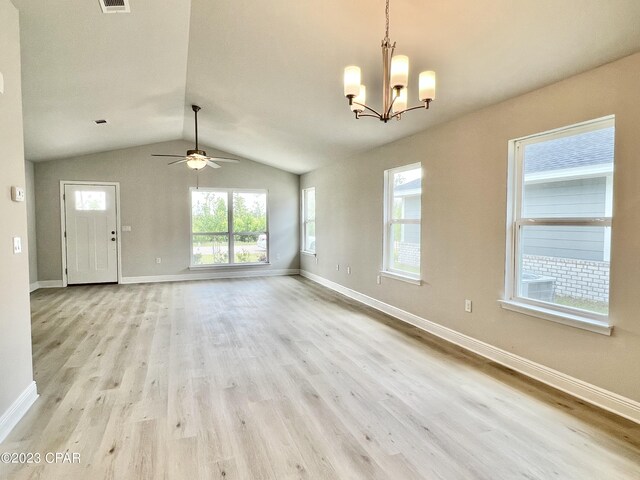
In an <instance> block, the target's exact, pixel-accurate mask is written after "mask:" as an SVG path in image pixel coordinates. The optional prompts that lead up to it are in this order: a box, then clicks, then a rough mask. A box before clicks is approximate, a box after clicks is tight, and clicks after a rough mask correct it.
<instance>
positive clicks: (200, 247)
mask: <svg viewBox="0 0 640 480" xmlns="http://www.w3.org/2000/svg"><path fill="white" fill-rule="evenodd" d="M268 240H269V235H268V232H267V192H266V191H265V190H229V189H205V188H200V189H192V190H191V266H195V267H197V266H206V265H237V264H252V263H267V262H268V261H269V249H268Z"/></svg>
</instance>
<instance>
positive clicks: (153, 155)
mask: <svg viewBox="0 0 640 480" xmlns="http://www.w3.org/2000/svg"><path fill="white" fill-rule="evenodd" d="M151 156H152V157H173V158H184V155H156V154H154V153H152V154H151Z"/></svg>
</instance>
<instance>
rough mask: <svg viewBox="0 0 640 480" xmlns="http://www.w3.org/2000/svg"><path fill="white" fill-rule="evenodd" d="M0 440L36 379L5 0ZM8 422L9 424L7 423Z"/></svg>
mask: <svg viewBox="0 0 640 480" xmlns="http://www.w3.org/2000/svg"><path fill="white" fill-rule="evenodd" d="M0 45H2V47H0V72H2V73H3V74H4V94H1V95H0V222H1V226H0V440H1V439H2V435H3V433H6V430H4V428H6V427H7V424H6V423H5V424H2V422H1V420H5V421H7V420H10V419H7V417H6V416H4V418H3V415H5V414H6V413H7V410H8V409H9V407H11V406H12V405H14V402H15V401H16V400H17V399H18V397H19V396H20V395H21V394H22V393H23V392H24V391H25V390H26V389H27V387H29V386H30V385H31V383H32V381H33V371H32V367H31V318H30V307H29V253H28V251H29V249H28V241H27V206H26V203H25V202H22V203H16V202H13V201H11V186H12V185H17V186H21V187H24V186H25V173H24V166H25V162H24V151H23V140H22V138H23V136H22V99H21V91H20V34H19V29H18V11H17V10H16V9H15V7H14V6H13V5H12V4H11V2H10V1H9V0H0ZM16 236H19V237H21V238H22V242H23V252H22V253H21V254H18V255H14V253H13V249H12V238H13V237H16ZM3 427H4V428H3Z"/></svg>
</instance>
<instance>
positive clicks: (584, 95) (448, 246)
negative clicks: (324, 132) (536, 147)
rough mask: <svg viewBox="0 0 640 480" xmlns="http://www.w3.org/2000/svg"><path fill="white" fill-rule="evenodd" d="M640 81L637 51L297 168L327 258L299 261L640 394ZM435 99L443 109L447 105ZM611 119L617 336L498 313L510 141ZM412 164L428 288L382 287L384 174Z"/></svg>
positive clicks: (453, 325) (573, 372)
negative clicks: (324, 163)
mask: <svg viewBox="0 0 640 480" xmlns="http://www.w3.org/2000/svg"><path fill="white" fill-rule="evenodd" d="M638 79H640V54H635V55H632V56H630V57H627V58H624V59H622V60H619V61H616V62H614V63H611V64H608V65H605V66H603V67H600V68H598V69H595V70H592V71H589V72H586V73H584V74H581V75H578V76H575V77H572V78H569V79H567V80H565V81H562V82H559V83H557V84H554V85H551V86H548V87H545V88H543V89H540V90H537V91H534V92H531V93H529V94H526V95H522V96H520V97H517V98H514V99H511V100H508V101H505V102H503V103H500V104H497V105H494V106H491V107H488V108H485V109H483V110H480V111H478V112H475V113H472V114H469V115H466V116H464V117H462V118H459V119H457V120H455V121H452V122H450V123H447V124H444V125H441V126H438V127H435V128H432V129H429V130H427V131H425V132H422V133H420V134H417V135H415V136H412V137H409V138H406V139H403V140H400V141H397V142H395V143H392V144H389V145H386V146H384V147H382V148H378V149H375V150H372V151H369V152H367V153H363V154H361V155H357V156H355V157H353V158H351V159H349V160H348V161H344V162H340V163H336V164H334V165H331V166H328V167H324V168H321V169H319V170H316V171H313V172H311V173H308V174H305V175H303V177H302V179H301V187H302V188H306V187H316V205H317V207H316V208H317V216H316V218H317V234H316V248H317V254H318V262H319V263H318V264H317V265H316V263H315V260H314V259H313V257H309V256H303V257H302V259H301V267H302V269H303V270H306V271H308V272H311V273H314V274H317V275H320V276H322V277H324V278H326V279H328V280H330V281H333V282H336V283H339V284H341V285H343V286H346V287H348V288H351V289H353V290H356V291H358V292H361V293H363V294H365V295H368V296H370V297H373V298H375V299H378V300H380V301H383V302H385V303H388V304H391V305H393V306H396V307H398V308H401V309H403V310H406V311H409V312H411V313H414V314H416V315H419V316H421V317H423V318H426V319H428V320H431V321H432V322H436V323H438V324H441V325H443V326H446V327H448V328H450V329H453V330H455V331H458V332H461V333H463V334H466V335H468V336H471V337H473V338H475V339H478V340H481V341H483V342H486V343H489V344H491V345H493V346H496V347H498V348H501V349H503V350H506V351H508V352H512V353H515V354H517V355H520V356H522V357H525V358H527V359H530V360H532V361H534V362H538V363H540V364H542V365H546V366H548V367H550V368H553V369H555V370H558V371H560V372H563V373H565V374H567V375H570V376H572V377H575V378H578V379H581V380H583V381H586V382H588V383H591V384H594V385H596V386H599V387H602V388H604V389H607V390H609V391H612V392H615V393H618V394H620V395H623V396H626V397H628V398H630V399H633V400H636V401H640V373H639V370H638V368H637V365H638V364H640V315H639V314H638V305H637V297H638V291H640V255H639V254H638V252H640V194H639V193H638V192H640V189H639V188H638V185H640V162H639V161H638V152H640V135H639V134H638V128H639V126H640V95H638V85H639V82H638ZM433 108H434V110H433V112H434V113H435V112H437V109H446V108H447V106H446V102H444V101H439V103H438V104H437V105H435V104H434V107H433ZM419 114H420V113H419V112H413V113H412V114H411V115H408V116H407V117H406V118H405V119H403V120H402V121H403V122H404V121H406V122H410V121H411V118H412V115H419ZM424 114H425V115H429V112H426V113H424ZM610 114H615V115H616V145H615V149H616V152H615V153H616V158H615V162H616V164H615V179H614V182H615V186H614V210H613V236H612V245H611V255H612V258H611V295H610V316H611V319H612V321H613V324H614V325H615V330H614V334H613V336H611V337H607V336H603V335H598V334H595V333H591V332H587V331H584V330H580V329H577V328H572V327H568V326H563V325H560V324H556V323H553V322H549V321H545V320H542V319H538V318H534V317H530V316H527V315H523V314H519V313H515V312H510V311H506V310H503V309H502V308H500V306H499V304H498V300H499V299H501V298H503V294H504V266H505V244H506V241H505V238H506V234H505V228H506V198H507V144H508V141H509V140H510V139H514V138H518V137H523V136H526V135H530V134H534V133H537V132H544V131H547V130H550V129H554V128H559V127H562V126H566V125H571V124H575V123H578V122H582V121H586V120H590V119H595V118H599V117H603V116H606V115H610ZM361 121H365V120H361ZM385 127H386V128H388V126H385V125H383V124H381V125H380V128H385ZM353 128H354V129H355V128H358V125H357V122H354V127H353ZM414 162H422V165H423V167H424V171H425V179H424V183H423V188H424V193H423V197H422V212H423V221H422V245H423V249H422V275H423V278H424V284H423V285H422V286H414V285H410V284H407V283H403V282H399V281H397V280H392V279H388V278H383V280H382V284H381V285H377V284H376V276H377V274H378V271H379V269H380V267H381V263H382V204H383V171H384V170H385V169H388V168H391V167H396V166H400V165H406V164H410V163H414ZM337 263H340V264H341V267H345V266H347V265H349V266H351V268H352V274H351V275H347V274H346V268H341V269H340V271H339V272H338V271H336V264H337ZM465 298H469V299H472V300H473V307H474V310H473V313H471V314H468V313H465V312H464V309H463V307H464V299H465Z"/></svg>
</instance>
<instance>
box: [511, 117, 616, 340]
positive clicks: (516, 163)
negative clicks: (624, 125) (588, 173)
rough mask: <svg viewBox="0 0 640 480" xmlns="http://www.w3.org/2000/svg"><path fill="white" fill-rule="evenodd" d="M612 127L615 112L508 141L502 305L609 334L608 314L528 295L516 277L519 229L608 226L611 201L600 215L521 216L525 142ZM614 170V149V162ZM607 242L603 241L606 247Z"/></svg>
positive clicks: (519, 271) (519, 249)
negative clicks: (521, 294) (537, 298)
mask: <svg viewBox="0 0 640 480" xmlns="http://www.w3.org/2000/svg"><path fill="white" fill-rule="evenodd" d="M609 127H614V128H615V116H613V115H610V116H606V117H602V118H598V119H594V120H589V121H586V122H582V123H578V124H574V125H569V126H566V127H562V128H558V129H555V130H551V131H547V132H542V133H537V134H534V135H529V136H526V137H521V138H517V139H514V140H511V141H510V142H509V174H508V188H509V190H510V192H509V195H508V202H507V249H506V252H507V258H506V264H505V297H504V300H502V303H503V307H504V308H508V309H510V310H515V311H519V312H521V313H528V314H532V315H534V316H539V317H541V318H545V319H547V320H553V321H559V322H560V323H565V324H569V325H572V326H578V327H580V328H585V329H587V330H592V331H595V332H597V333H604V334H607V335H610V334H611V330H612V328H611V323H610V318H609V315H608V314H607V315H605V314H600V313H596V312H591V311H588V310H583V309H579V308H573V307H568V306H564V305H558V304H554V303H551V302H544V301H541V300H535V299H531V298H527V297H522V296H520V295H519V292H518V279H519V278H520V275H521V273H522V272H521V270H520V269H521V265H520V262H519V259H520V256H521V248H522V242H521V240H520V239H521V232H522V228H523V227H526V226H534V225H535V226H569V227H589V226H591V227H605V228H611V223H612V222H611V220H612V204H611V203H610V202H609V200H608V199H607V200H605V201H606V206H605V209H606V212H605V216H602V217H578V216H576V217H550V218H543V217H524V216H523V215H522V208H523V194H524V170H523V169H524V150H525V147H526V146H527V145H532V144H535V143H540V142H546V141H551V140H555V139H559V138H564V137H569V136H574V135H579V134H582V133H587V132H591V131H596V130H601V129H604V128H609ZM613 169H614V170H615V153H614V166H613ZM601 176H605V177H606V182H607V189H612V179H613V173H612V174H610V175H608V176H607V175H601ZM607 248H608V249H609V253H610V245H607V244H606V242H605V251H606V250H607Z"/></svg>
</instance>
